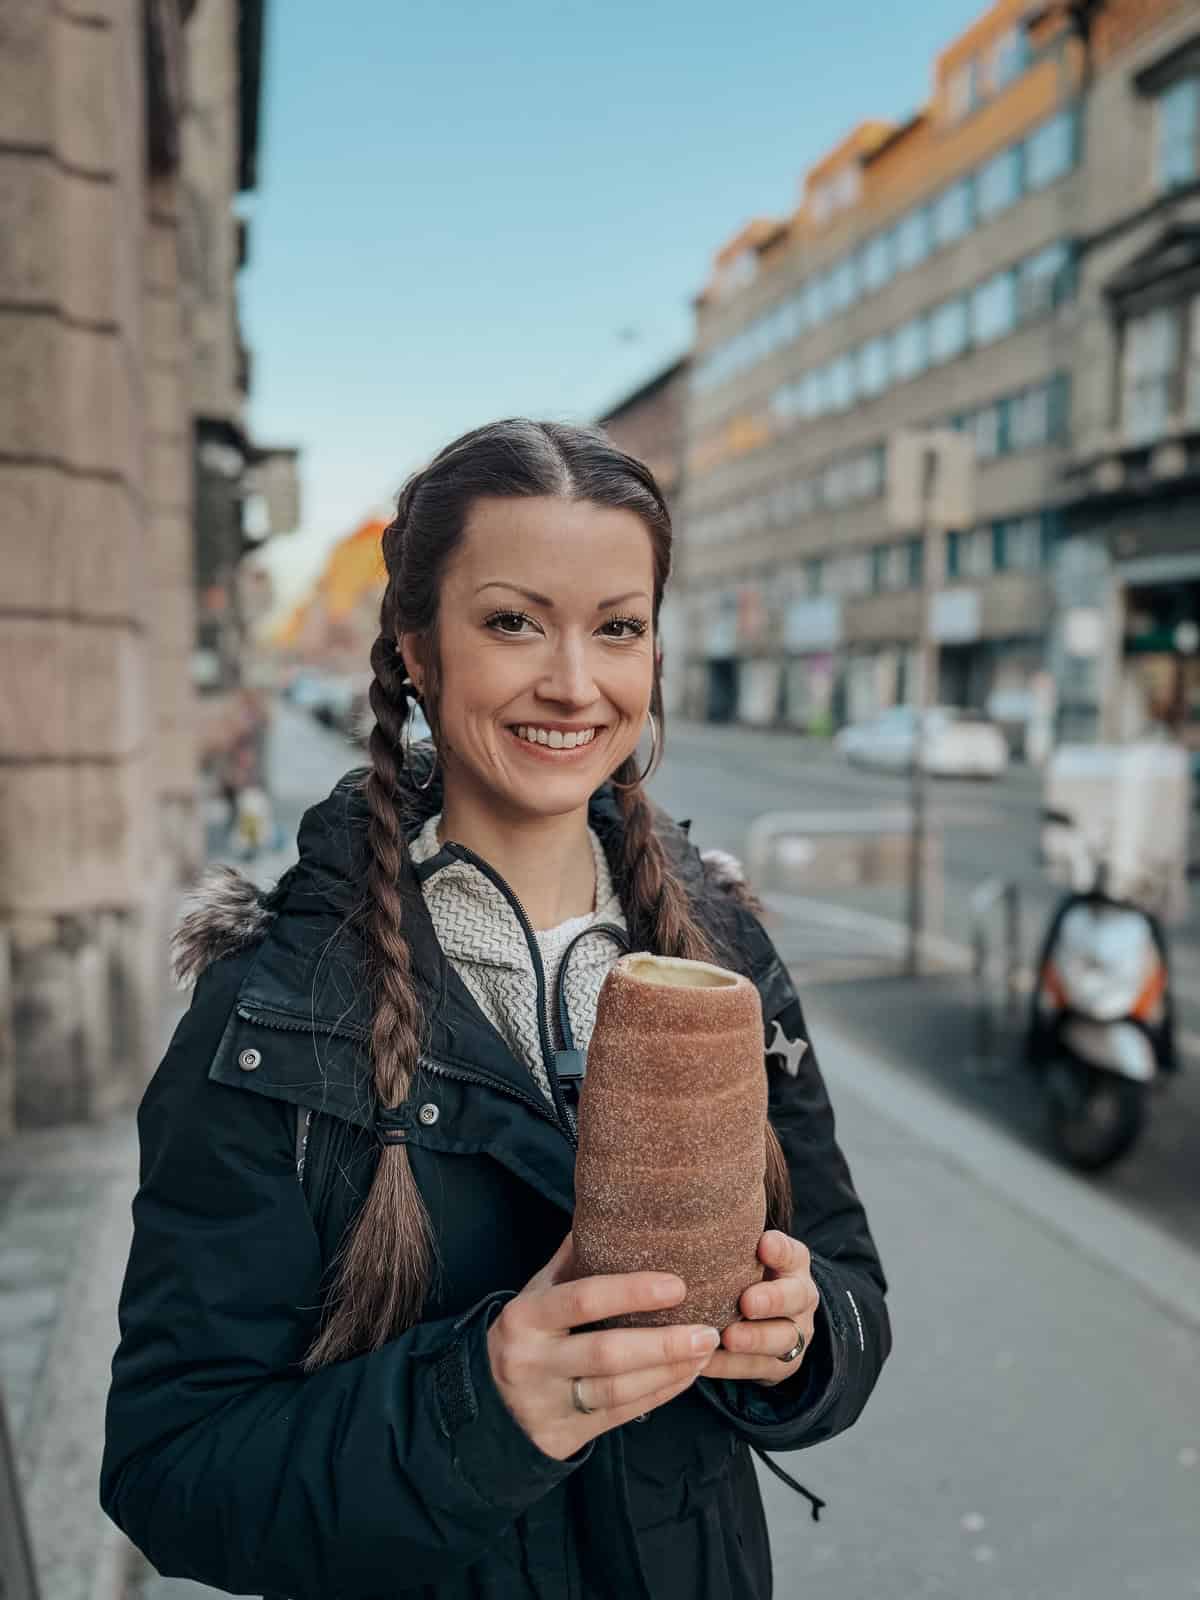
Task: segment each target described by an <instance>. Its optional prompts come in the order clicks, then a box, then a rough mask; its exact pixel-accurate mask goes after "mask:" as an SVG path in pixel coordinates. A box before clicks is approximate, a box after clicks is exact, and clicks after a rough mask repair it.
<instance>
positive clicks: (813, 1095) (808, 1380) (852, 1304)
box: [700, 924, 892, 1450]
mask: <svg viewBox="0 0 1200 1600" xmlns="http://www.w3.org/2000/svg"><path fill="white" fill-rule="evenodd" d="M755 929H756V932H757V939H756V941H755V942H756V943H757V944H759V945H760V946H761V947H763V948H764V949H765V954H764V956H763V958H762V959H761V961H760V963H759V964H758V967H757V969H756V970H755V972H754V978H755V981H756V983H757V985H758V988H759V992H760V993H761V994H762V996H763V1015H764V1017H765V1018H766V1019H767V1035H768V1037H769V1038H775V1039H778V1037H779V1036H778V1035H777V1034H776V1033H775V1031H774V1028H773V1024H774V1023H775V1022H778V1024H779V1027H780V1028H781V1029H782V1032H783V1035H784V1036H785V1037H786V1039H787V1040H788V1041H791V1042H794V1041H796V1040H801V1039H802V1040H804V1041H805V1042H806V1043H807V1045H808V1048H807V1049H806V1050H805V1051H804V1053H803V1055H802V1056H801V1057H800V1060H799V1062H798V1065H797V1072H796V1074H795V1076H792V1075H791V1074H790V1073H789V1072H788V1071H787V1070H786V1068H785V1065H784V1057H782V1056H780V1055H768V1056H767V1076H768V1081H769V1090H770V1097H769V1112H768V1114H769V1116H770V1119H771V1122H772V1123H773V1125H774V1127H775V1131H776V1133H777V1134H778V1135H779V1140H780V1143H781V1145H782V1146H783V1151H784V1155H785V1156H786V1158H787V1164H788V1171H789V1173H790V1174H791V1180H792V1201H793V1207H794V1210H793V1217H792V1229H791V1232H792V1235H793V1237H794V1238H797V1239H799V1240H801V1241H802V1242H803V1243H804V1244H806V1245H807V1246H808V1248H809V1250H810V1251H811V1253H812V1275H813V1281H814V1282H815V1283H816V1286H817V1289H818V1292H819V1293H820V1296H821V1304H820V1307H819V1309H818V1311H817V1317H816V1324H815V1328H814V1337H813V1342H812V1345H811V1346H810V1348H809V1350H808V1352H807V1354H806V1356H805V1358H804V1361H803V1362H802V1363H801V1365H800V1368H799V1370H798V1371H797V1373H796V1374H795V1376H794V1377H793V1378H790V1379H788V1380H787V1381H786V1382H785V1383H782V1384H779V1385H777V1386H775V1387H774V1388H768V1387H764V1386H762V1385H760V1384H754V1383H748V1382H736V1381H731V1380H721V1381H720V1382H706V1381H705V1380H704V1379H701V1380H700V1382H701V1384H702V1385H703V1386H704V1387H705V1388H706V1389H707V1390H708V1392H709V1399H710V1400H711V1401H712V1403H713V1404H715V1405H716V1406H717V1409H718V1410H720V1411H722V1412H723V1414H724V1415H726V1416H727V1417H728V1418H729V1420H730V1421H731V1423H732V1424H733V1426H734V1428H735V1429H736V1431H737V1432H738V1433H739V1434H740V1435H741V1436H742V1437H743V1438H744V1439H746V1440H747V1441H748V1442H749V1443H751V1444H754V1445H757V1446H758V1447H759V1448H760V1449H764V1450H798V1449H801V1448H803V1447H804V1446H807V1445H812V1444H819V1443H820V1442H821V1441H822V1440H825V1439H831V1438H833V1436H834V1435H835V1434H838V1433H841V1432H842V1431H843V1430H844V1429H846V1428H848V1427H850V1426H851V1424H852V1423H854V1422H855V1421H857V1419H858V1417H859V1415H860V1413H861V1412H862V1409H863V1407H864V1406H865V1405H866V1403H867V1400H868V1398H869V1397H870V1394H871V1390H872V1389H873V1388H874V1387H875V1381H876V1379H877V1378H878V1376H879V1373H880V1370H881V1369H882V1367H883V1363H884V1361H885V1360H886V1359H887V1356H888V1352H889V1351H890V1350H891V1346H892V1334H891V1325H890V1323H889V1321H888V1314H887V1306H886V1304H885V1298H884V1297H885V1295H886V1294H887V1280H886V1279H885V1277H884V1273H883V1268H882V1267H881V1265H880V1262H879V1255H878V1252H877V1251H876V1248H875V1243H874V1240H873V1239H872V1238H871V1232H870V1229H869V1227H868V1225H867V1218H866V1213H865V1211H864V1210H863V1207H862V1204H861V1202H860V1201H859V1198H858V1195H857V1194H856V1193H855V1189H854V1183H853V1180H852V1179H851V1176H850V1169H849V1167H848V1166H847V1164H846V1159H845V1157H844V1156H843V1155H842V1152H841V1150H840V1149H839V1147H838V1143H837V1136H836V1130H835V1126H834V1115H833V1108H832V1107H831V1105H830V1103H829V1095H828V1093H827V1091H826V1088H825V1082H824V1079H823V1078H822V1076H821V1069H820V1067H819V1066H818V1065H817V1059H816V1055H815V1052H814V1050H813V1047H812V1042H811V1040H810V1039H809V1033H808V1029H807V1027H806V1025H805V1021H804V1014H803V1011H802V1009H801V1005H800V999H799V996H798V995H797V993H796V990H795V987H794V985H793V984H792V981H791V979H790V978H789V976H788V974H787V970H786V968H784V966H783V964H782V962H781V961H780V960H779V957H778V955H777V954H776V952H775V949H774V947H773V945H772V944H771V942H770V940H769V939H768V938H767V936H766V934H765V933H764V932H763V931H762V929H761V928H759V927H758V926H757V924H755ZM780 1042H781V1043H782V1040H781V1041H780Z"/></svg>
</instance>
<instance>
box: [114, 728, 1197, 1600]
mask: <svg viewBox="0 0 1200 1600" xmlns="http://www.w3.org/2000/svg"><path fill="white" fill-rule="evenodd" d="M356 760H357V757H356V756H355V754H354V752H353V751H350V750H348V749H347V748H346V747H345V746H344V745H343V744H342V743H341V742H340V741H338V740H336V739H334V738H333V737H332V736H331V735H329V734H327V733H326V732H325V731H323V730H320V729H317V728H315V727H313V725H311V724H309V723H308V722H307V721H306V720H305V719H303V718H300V717H298V716H296V714H294V713H291V712H290V711H288V710H287V709H286V708H285V709H284V711H283V714H282V717H281V721H280V724H279V729H278V734H277V738H276V740H275V760H274V767H275V777H276V784H275V787H276V796H277V800H278V803H279V808H280V821H281V824H282V825H283V827H284V829H285V831H286V832H287V834H288V836H289V837H290V836H291V835H292V834H293V833H294V828H295V823H296V822H297V821H298V818H299V814H300V811H301V810H302V809H303V807H304V806H305V805H306V804H308V803H311V801H312V800H313V799H315V798H317V797H319V796H321V795H323V794H324V793H326V792H327V790H328V788H329V787H330V786H331V783H332V782H333V780H334V779H335V778H336V777H337V776H338V775H339V773H340V772H341V771H342V770H343V769H344V768H345V767H348V766H350V765H353V764H355V762H356ZM655 787H656V792H657V794H658V797H659V799H660V800H661V802H662V803H663V804H664V805H665V806H667V807H668V809H670V810H671V811H673V812H674V813H675V814H677V815H691V816H692V817H694V819H695V821H694V835H695V837H696V838H697V839H698V840H699V841H700V842H701V843H703V844H715V845H720V846H723V847H724V848H727V849H735V850H736V849H740V848H741V846H742V842H743V840H744V836H745V830H746V827H747V826H748V825H749V823H750V822H751V821H752V820H753V818H754V817H755V816H756V815H758V814H759V813H760V812H762V811H765V810H770V809H779V808H792V807H796V806H798V805H803V806H808V805H809V804H811V803H812V801H813V798H814V797H815V796H819V804H820V806H821V807H822V808H826V807H830V806H842V807H850V806H854V807H859V806H862V805H864V804H867V803H877V804H881V805H883V804H887V803H889V802H890V801H892V800H893V799H894V796H895V791H896V786H895V785H894V784H890V783H889V782H887V781H886V780H884V781H883V782H880V781H878V780H871V779H861V778H860V777H858V776H857V775H847V774H845V773H844V772H841V771H839V770H837V769H836V768H835V767H834V765H833V764H832V763H831V762H830V760H829V758H828V755H827V754H826V753H825V752H823V751H820V750H818V749H814V748H813V747H811V746H809V745H806V744H804V743H802V742H797V741H786V740H775V739H772V738H768V737H764V736H760V735H754V734H750V735H746V736H745V738H744V739H743V740H739V738H738V736H737V735H736V734H735V733H732V732H721V733H718V734H713V732H712V731H711V730H692V729H684V730H679V731H675V732H674V733H673V737H672V744H671V753H670V759H669V761H668V763H667V765H666V767H665V769H664V771H663V772H662V774H661V775H660V776H659V778H658V779H657V780H656V785H655ZM937 804H938V806H939V807H942V808H944V815H945V818H946V822H947V862H948V865H949V871H950V874H951V878H952V883H953V884H954V886H955V888H954V892H953V894H951V895H948V897H947V899H948V901H949V902H951V903H952V902H954V901H955V900H957V899H958V898H960V896H961V893H962V892H963V891H964V890H965V889H966V888H967V887H969V886H970V885H972V884H973V883H974V882H975V881H977V879H978V877H979V876H983V875H987V874H988V873H990V872H1005V871H1006V870H1008V867H1009V866H1010V865H1011V864H1014V863H1016V862H1017V861H1019V860H1020V859H1022V858H1023V857H1024V856H1025V855H1026V854H1027V852H1028V848H1029V832H1030V827H1031V820H1030V819H1031V817H1032V814H1033V812H1034V810H1035V809H1036V805H1037V798H1036V785H1034V784H1033V783H1032V782H1030V781H1029V780H1028V779H1027V778H1025V777H1023V776H1021V775H1018V776H1016V777H1014V778H1011V779H1009V780H1007V781H1006V782H1005V783H1004V784H1003V785H998V786H995V787H994V788H993V789H991V790H987V791H985V790H983V789H979V788H975V787H973V786H972V787H964V786H957V785H956V786H950V787H947V788H946V789H945V790H944V791H943V793H941V794H940V795H939V797H938V801H937ZM959 811H962V812H965V813H966V815H965V816H962V817H961V818H960V817H959V816H958V815H955V817H954V818H953V819H952V818H951V815H950V814H951V812H956V813H957V812H959ZM286 863H287V852H283V853H282V854H281V856H280V857H279V858H278V860H277V861H274V862H272V861H270V860H268V861H265V862H263V863H261V864H260V870H261V871H262V872H263V873H264V875H266V876H271V875H273V872H274V871H275V870H282V867H283V866H284V865H286ZM855 914H856V915H857V914H858V913H857V911H856V913H855ZM778 920H779V922H780V926H779V928H778V929H777V930H776V933H777V937H778V938H782V937H783V936H784V935H787V936H796V935H797V929H796V928H795V927H794V926H792V925H790V924H789V922H788V919H787V918H786V917H783V918H780V919H778ZM956 981H957V980H942V979H930V980H925V981H924V982H923V983H921V984H918V985H916V986H915V987H912V986H910V987H909V988H907V989H904V988H902V987H897V986H896V980H894V979H889V978H886V977H883V976H877V977H875V978H871V979H865V978H861V977H860V978H857V979H854V980H852V981H847V982H844V983H841V984H833V983H827V984H823V985H820V986H818V987H817V988H816V989H815V990H814V991H813V992H812V993H810V995H809V1006H810V1021H812V1022H813V1032H814V1038H815V1040H816V1042H817V1045H818V1049H819V1051H820V1053H821V1055H822V1058H823V1061H824V1069H825V1074H826V1078H827V1080H828V1082H829V1085H830V1093H831V1096H832V1098H833V1101H834V1106H835V1109H836V1111H837V1115H838V1121H839V1130H840V1138H841V1143H842V1147H843V1149H844V1150H845V1152H846V1154H847V1157H848V1160H849V1162H850V1165H851V1168H852V1170H853V1172H854V1175H855V1179H856V1182H857V1184H858V1187H859V1190H860V1192H861V1194H862V1196H863V1199H864V1202H865V1204H866V1206H867V1210H868V1214H869V1215H870V1217H871V1220H872V1226H873V1229H874V1231H875V1234H876V1237H877V1240H878V1243H879V1247H880V1252H881V1255H882V1258H883V1260H884V1264H885V1268H886V1270H887V1272H888V1275H889V1279H890V1284H891V1291H890V1297H889V1304H890V1307H891V1312H892V1318H893V1325H894V1329H895V1335H896V1347H895V1351H894V1353H893V1356H892V1359H891V1361H890V1362H889V1364H888V1367H887V1369H886V1371H885V1373H884V1376H883V1379H882V1380H881V1383H880V1385H879V1389H878V1391H877V1393H876V1395H875V1396H874V1397H873V1398H872V1401H871V1403H870V1405H869V1406H868V1408H867V1411H866V1413H865V1414H864V1416H863V1418H862V1420H861V1421H860V1422H859V1423H858V1424H857V1425H856V1426H855V1427H854V1428H853V1429H851V1430H850V1431H849V1432H848V1433H847V1434H845V1435H843V1436H842V1437H841V1438H839V1439H837V1440H834V1441H833V1442H832V1443H830V1444H828V1445H825V1446H821V1447H819V1448H817V1449H816V1450H813V1451H812V1452H805V1453H803V1454H801V1455H793V1456H790V1457H788V1458H786V1465H787V1467H788V1469H789V1470H790V1471H791V1472H792V1473H793V1474H794V1475H795V1476H797V1477H798V1478H799V1479H800V1480H801V1481H802V1482H804V1483H805V1484H806V1485H808V1487H810V1488H811V1489H813V1490H814V1492H816V1493H818V1494H820V1495H821V1496H822V1497H823V1498H824V1499H826V1500H827V1501H828V1507H827V1510H826V1511H825V1513H824V1514H823V1517H822V1520H821V1522H820V1524H819V1525H817V1526H814V1525H813V1524H812V1522H811V1521H810V1520H809V1515H808V1508H807V1506H806V1505H805V1504H804V1503H803V1502H801V1501H800V1500H799V1499H798V1498H797V1497H795V1496H793V1495H792V1494H791V1492H790V1491H789V1490H787V1489H786V1488H784V1487H783V1486H782V1485H780V1484H778V1483H777V1482H776V1481H775V1480H774V1479H771V1478H768V1477H767V1476H766V1474H763V1491H764V1497H765V1500H766V1504H767V1510H768V1520H769V1523H770V1527H771V1537H772V1544H773V1548H774V1551H775V1565H776V1589H775V1592H776V1595H777V1596H778V1597H779V1600H792V1597H799V1596H804V1597H805V1600H866V1597H867V1596H876V1597H880V1600H914V1597H917V1596H944V1597H949V1600H977V1597H978V1600H1127V1597H1129V1596H1141V1597H1145V1600H1175V1597H1181V1596H1188V1595H1192V1596H1195V1595H1200V1541H1198V1536H1197V1531H1196V1530H1197V1526H1198V1525H1200V1390H1198V1388H1197V1383H1196V1372H1197V1371H1198V1370H1200V1256H1198V1255H1197V1254H1196V1252H1195V1250H1194V1249H1193V1248H1191V1247H1190V1246H1189V1244H1188V1243H1187V1242H1186V1236H1187V1234H1188V1224H1187V1221H1186V1217H1185V1218H1184V1220H1183V1221H1182V1222H1181V1221H1180V1218H1179V1216H1177V1215H1176V1214H1175V1213H1174V1212H1172V1211H1171V1210H1170V1207H1169V1206H1168V1207H1167V1208H1166V1215H1159V1214H1158V1212H1157V1211H1156V1205H1155V1201H1154V1192H1155V1191H1154V1187H1153V1185H1151V1186H1150V1193H1149V1197H1148V1196H1147V1194H1146V1193H1144V1192H1142V1191H1141V1190H1137V1187H1136V1185H1134V1190H1135V1192H1134V1193H1132V1194H1130V1193H1128V1192H1127V1191H1126V1189H1125V1188H1122V1186H1121V1184H1120V1183H1118V1182H1116V1181H1115V1180H1114V1181H1109V1182H1106V1183H1093V1184H1089V1183H1083V1182H1081V1181H1080V1180H1078V1179H1076V1178H1075V1177H1074V1176H1073V1175H1071V1174H1067V1173H1064V1172H1062V1171H1060V1170H1059V1169H1058V1168H1057V1167H1055V1166H1054V1165H1053V1164H1052V1163H1051V1162H1049V1161H1047V1160H1046V1159H1045V1158H1044V1156H1043V1155H1042V1154H1041V1153H1039V1152H1038V1151H1037V1150H1036V1149H1034V1148H1030V1146H1031V1145H1033V1144H1035V1143H1036V1140H1035V1139H1034V1138H1032V1136H1030V1137H1026V1134H1027V1132H1028V1130H1023V1128H1022V1125H1021V1117H1020V1116H1016V1117H1014V1115H1013V1112H1012V1101H1013V1098H1014V1095H1013V1090H1012V1089H1011V1087H1010V1080H1008V1079H1007V1078H1004V1077H995V1078H993V1077H988V1076H986V1075H984V1074H983V1073H981V1072H978V1071H977V1070H975V1065H977V1064H975V1065H973V1064H972V1060H971V1049H970V1044H969V1042H964V1039H963V1038H961V1037H960V1038H959V1039H958V1041H957V1042H956V1043H955V1042H950V1043H948V1042H947V1035H946V1029H947V1027H948V1023H947V1015H948V1011H947V1007H946V1006H945V1004H944V1001H943V998H942V997H943V996H944V994H945V992H946V989H945V985H946V983H947V982H949V983H954V982H956ZM889 986H891V987H889ZM960 1011H961V1008H960ZM961 1023H962V1016H961V1015H959V1024H960V1025H961ZM939 1030H941V1035H940V1042H939ZM930 1058H933V1059H934V1060H935V1061H938V1060H940V1061H942V1062H943V1066H944V1065H945V1063H946V1062H949V1063H951V1064H954V1065H955V1070H954V1071H952V1072H947V1071H941V1072H940V1073H939V1071H933V1072H931V1071H930V1069H929V1061H930ZM1196 1076H1197V1077H1200V1072H1197V1074H1196ZM1022 1115H1023V1113H1022ZM1159 1122H1160V1126H1164V1127H1167V1126H1174V1127H1179V1126H1181V1125H1182V1124H1181V1122H1180V1119H1179V1118H1178V1117H1176V1118H1174V1119H1167V1118H1162V1119H1159ZM1014 1134H1016V1137H1014V1136H1013V1135H1014ZM1190 1150H1191V1152H1194V1151H1200V1139H1198V1140H1197V1142H1196V1143H1195V1144H1193V1145H1191V1147H1190ZM1154 1154H1155V1150H1154V1147H1153V1145H1152V1144H1151V1142H1150V1139H1149V1138H1148V1141H1147V1144H1146V1146H1145V1147H1144V1149H1143V1158H1140V1159H1139V1161H1138V1163H1137V1165H1136V1166H1135V1168H1133V1169H1131V1170H1139V1169H1140V1168H1153V1167H1154V1164H1155V1163H1154V1160H1153V1159H1151V1158H1152V1157H1153V1156H1154ZM1173 1170H1175V1171H1177V1172H1178V1173H1179V1174H1181V1175H1182V1176H1181V1179H1180V1181H1182V1182H1184V1183H1186V1185H1187V1186H1188V1187H1189V1191H1190V1192H1192V1193H1194V1191H1195V1189H1196V1184H1195V1170H1196V1160H1195V1155H1194V1154H1190V1153H1189V1154H1187V1160H1186V1172H1185V1170H1184V1166H1183V1165H1180V1166H1179V1167H1178V1168H1177V1169H1173ZM1168 1187H1169V1186H1168ZM1160 1198H1161V1197H1160ZM1181 1240H1183V1241H1185V1242H1181ZM1195 1242H1196V1240H1195V1239H1193V1240H1192V1241H1191V1243H1192V1244H1194V1243H1195ZM192 1597H193V1600H199V1596H198V1595H197V1594H196V1591H194V1590H193V1591H192ZM143 1600H189V1597H188V1595H187V1594H186V1593H185V1592H184V1590H183V1589H182V1588H181V1587H180V1586H177V1585H175V1584H173V1583H170V1582H167V1581H164V1580H158V1581H157V1582H152V1583H151V1584H149V1585H147V1587H146V1589H145V1591H144V1594H143Z"/></svg>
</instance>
